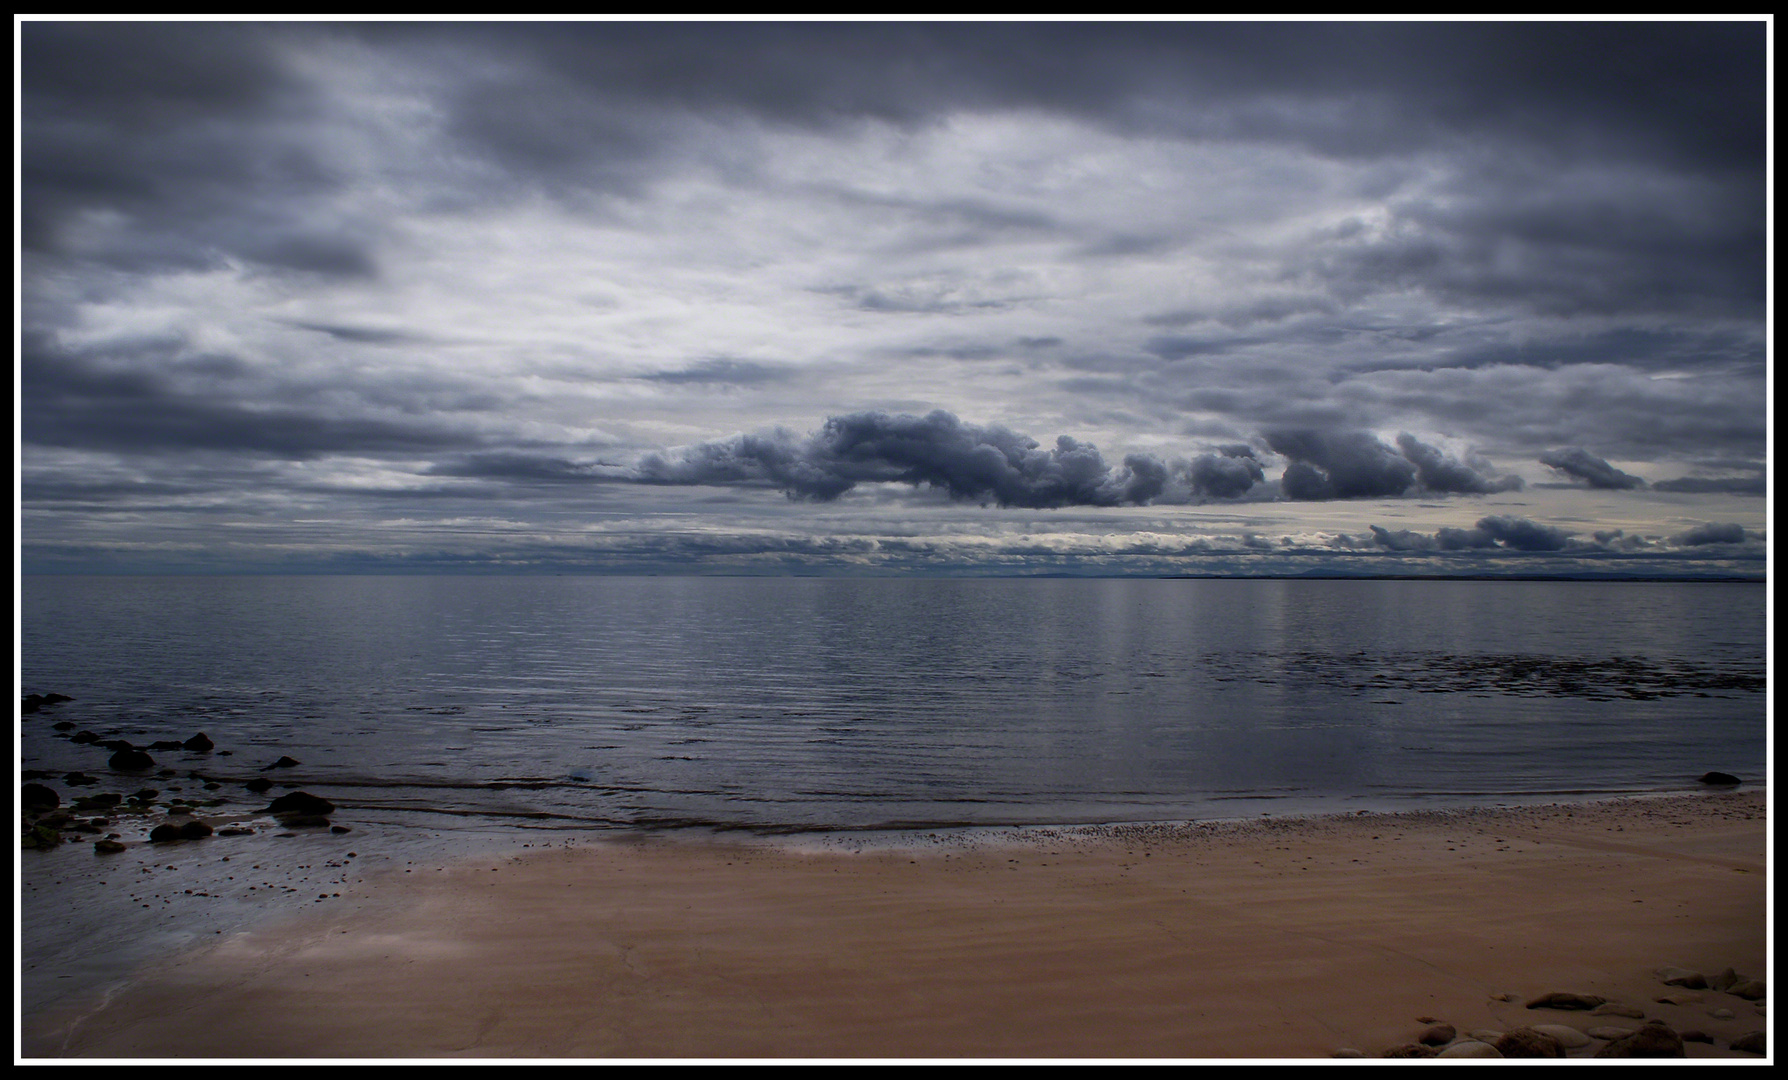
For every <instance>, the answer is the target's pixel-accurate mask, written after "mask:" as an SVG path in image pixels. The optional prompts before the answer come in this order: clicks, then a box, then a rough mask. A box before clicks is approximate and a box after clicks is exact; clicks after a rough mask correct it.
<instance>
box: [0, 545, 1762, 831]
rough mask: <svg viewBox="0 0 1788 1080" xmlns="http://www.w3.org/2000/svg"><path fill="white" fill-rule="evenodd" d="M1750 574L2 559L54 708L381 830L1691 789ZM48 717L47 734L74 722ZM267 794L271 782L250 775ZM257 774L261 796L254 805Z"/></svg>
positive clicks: (1742, 705) (1218, 808) (68, 759)
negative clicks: (312, 567)
mask: <svg viewBox="0 0 1788 1080" xmlns="http://www.w3.org/2000/svg"><path fill="white" fill-rule="evenodd" d="M1764 597H1765V587H1764V586H1762V585H1746V584H1705V583H1702V584H1652V583H1576V582H1571V583H1535V582H1493V581H1456V582H1442V581H1236V580H1061V579H1050V580H1038V579H994V580H989V579H974V580H913V579H902V580H883V579H874V580H841V579H770V578H611V577H390V578H379V577H286V578H280V577H236V578H227V577H226V578H219V577H165V578H147V577H121V578H95V577H27V578H25V579H23V583H22V597H21V609H22V610H21V619H22V623H21V630H22V633H21V644H20V653H21V664H22V676H23V689H24V691H26V692H34V691H35V692H52V691H53V692H59V693H64V694H69V695H72V696H73V697H74V698H75V700H74V701H72V702H69V703H66V704H64V705H61V706H59V707H57V708H56V709H54V710H48V711H45V712H42V713H39V714H37V715H35V716H32V717H27V718H26V719H25V721H24V727H23V731H24V737H23V740H22V761H23V765H24V767H25V768H26V769H44V770H49V771H52V772H54V773H57V774H60V773H62V772H63V771H66V770H70V769H81V770H86V771H89V772H94V773H96V774H100V773H103V772H104V764H105V758H106V756H107V753H106V752H105V751H103V750H100V749H97V748H95V747H93V746H91V745H85V746H84V745H79V744H75V743H72V742H70V741H68V740H67V738H66V737H61V738H58V737H55V734H56V733H54V732H53V731H52V730H51V727H50V725H51V724H53V723H55V722H57V721H71V722H73V723H75V724H76V725H77V726H78V728H85V729H89V730H91V731H93V732H95V733H97V734H99V735H101V736H103V737H106V738H125V739H129V740H132V741H133V742H136V743H138V744H139V745H143V744H147V743H150V742H153V741H155V740H161V739H185V738H187V737H188V736H190V735H192V734H194V733H195V732H201V731H202V732H204V733H205V734H206V735H208V736H209V737H210V738H211V739H212V740H213V742H214V743H215V744H216V747H217V749H218V751H224V750H227V751H229V754H227V755H224V754H220V753H218V752H213V753H209V754H192V753H186V752H173V753H160V754H157V755H156V756H157V759H158V760H157V765H158V767H164V768H172V769H175V770H177V771H178V774H179V776H180V777H182V778H187V779H190V780H197V781H204V782H212V783H218V784H220V785H221V787H220V788H218V789H214V791H215V793H216V794H218V795H222V796H229V797H232V798H236V797H240V798H241V799H243V800H244V802H243V804H244V805H245V806H247V805H250V804H252V803H254V802H255V801H256V800H255V799H254V798H253V797H250V796H247V795H242V794H240V793H241V788H240V783H241V782H242V781H244V780H247V779H250V778H253V777H255V776H259V775H262V774H261V772H260V770H261V769H262V768H263V767H264V766H267V765H269V764H271V763H272V762H274V761H275V760H276V759H278V758H280V757H281V756H282V755H283V756H288V757H291V758H294V759H296V760H297V761H298V762H299V763H300V764H299V765H297V766H295V767H291V768H287V769H282V770H277V771H274V772H270V773H268V774H267V775H268V776H270V777H273V778H276V779H277V780H278V781H279V782H280V783H281V784H282V785H286V786H302V787H303V788H305V789H306V790H309V791H312V792H314V793H318V794H322V795H325V796H326V797H328V798H329V799H331V800H332V801H334V802H335V803H337V804H338V806H340V807H341V808H342V809H341V810H340V811H339V813H338V815H337V816H338V818H339V819H341V820H344V821H353V822H360V823H366V824H377V825H378V826H380V827H381V828H384V829H388V830H389V829H400V830H401V829H403V828H409V827H415V828H423V829H441V828H472V827H477V828H488V827H493V826H501V827H510V826H521V827H531V828H537V829H554V828H570V829H590V828H609V827H620V828H633V827H639V826H676V825H695V826H707V827H719V828H735V827H737V828H749V829H757V830H764V831H789V830H813V829H861V828H878V827H887V826H895V827H919V828H931V827H943V826H958V825H1008V824H1041V823H1066V822H1100V821H1122V820H1151V819H1152V820H1164V819H1188V818H1210V817H1235V816H1244V815H1247V816H1251V815H1253V814H1257V813H1260V812H1262V811H1272V812H1291V811H1297V812H1306V811H1323V810H1349V809H1359V808H1398V807H1405V806H1416V805H1434V804H1445V803H1453V804H1457V803H1494V802H1503V801H1516V800H1533V799H1536V798H1545V799H1551V798H1558V797H1582V796H1597V795H1615V794H1626V793H1637V792H1652V791H1666V790H1681V789H1690V788H1693V787H1694V786H1695V778H1696V777H1698V776H1699V775H1700V774H1701V773H1703V772H1706V771H1708V770H1710V769H1718V770H1721V771H1725V772H1731V773H1735V774H1737V775H1739V776H1742V777H1747V778H1752V779H1760V778H1761V777H1762V776H1763V774H1764V764H1765V713H1766V710H1765V701H1766V693H1765V689H1766V688H1765V670H1766V668H1765V625H1764V624H1765V614H1764ZM70 733H72V732H65V733H63V734H64V736H66V734H70ZM276 793H277V792H276ZM263 804H264V803H263Z"/></svg>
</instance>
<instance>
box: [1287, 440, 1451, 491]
mask: <svg viewBox="0 0 1788 1080" xmlns="http://www.w3.org/2000/svg"><path fill="white" fill-rule="evenodd" d="M1266 440H1267V445H1268V446H1270V447H1272V449H1273V452H1274V453H1277V454H1282V455H1284V456H1285V457H1288V458H1290V459H1291V464H1290V465H1287V466H1286V467H1285V474H1284V475H1283V476H1282V477H1281V478H1280V481H1279V482H1280V486H1281V487H1282V488H1283V489H1284V491H1285V495H1286V497H1287V498H1291V499H1369V498H1376V499H1382V498H1394V497H1396V496H1398V495H1401V494H1403V493H1404V492H1406V491H1408V490H1409V489H1410V487H1411V486H1413V485H1414V484H1415V482H1416V466H1415V465H1414V463H1412V462H1411V461H1410V460H1409V459H1408V458H1405V457H1404V456H1403V455H1401V454H1399V453H1398V452H1397V451H1395V450H1393V449H1391V448H1390V447H1388V446H1386V445H1385V444H1384V443H1382V442H1379V441H1378V440H1377V439H1376V438H1374V437H1372V436H1371V435H1368V434H1365V433H1363V432H1323V431H1308V430H1305V431H1273V432H1268V433H1267V436H1266Z"/></svg>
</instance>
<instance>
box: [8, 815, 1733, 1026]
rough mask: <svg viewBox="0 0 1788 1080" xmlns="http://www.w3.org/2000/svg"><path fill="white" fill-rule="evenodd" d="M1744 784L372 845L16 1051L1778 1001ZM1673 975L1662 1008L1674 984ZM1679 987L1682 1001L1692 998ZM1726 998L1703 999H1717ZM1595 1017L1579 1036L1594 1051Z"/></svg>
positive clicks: (1242, 1022)
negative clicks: (1404, 810)
mask: <svg viewBox="0 0 1788 1080" xmlns="http://www.w3.org/2000/svg"><path fill="white" fill-rule="evenodd" d="M1766 813H1767V811H1766V805H1765V798H1764V795H1763V793H1761V792H1756V791H1744V792H1736V793H1728V794H1712V795H1706V796H1693V797H1684V798H1669V799H1642V800H1631V801H1621V802H1608V803H1591V804H1578V805H1563V806H1556V807H1527V808H1513V809H1501V810H1489V811H1470V812H1422V813H1411V814H1396V815H1356V816H1348V817H1325V818H1311V819H1298V820H1284V821H1281V820H1274V819H1266V820H1262V821H1257V822H1248V823H1241V824H1222V825H1204V826H1186V827H1173V826H1160V825H1144V826H1101V827H1092V828H1085V829H1053V830H1027V831H1025V832H1022V833H1018V834H1012V835H1007V836H1005V837H1003V838H999V839H997V840H996V839H990V838H986V837H982V838H979V839H976V840H974V841H973V842H970V841H969V840H968V839H967V838H964V837H961V836H947V835H939V836H933V837H923V836H922V837H917V838H909V840H910V843H907V844H905V845H903V846H892V847H890V846H866V845H862V844H858V843H854V842H850V841H832V842H830V843H828V844H825V845H821V844H817V843H809V844H808V845H807V846H806V847H804V848H798V847H791V846H789V845H782V846H769V845H765V844H761V843H728V842H721V841H700V842H694V841H689V840H673V839H656V840H651V839H648V840H640V841H635V842H585V843H579V844H576V845H574V846H569V847H560V848H552V849H547V850H535V851H530V852H527V853H525V854H523V855H520V856H519V857H513V858H510V857H490V858H484V859H476V860H471V861H468V862H464V863H460V864H455V865H448V866H435V865H429V866H417V867H413V868H408V872H399V871H395V870H394V871H387V872H384V873H382V874H381V875H380V876H378V877H376V878H369V879H368V881H367V882H366V883H365V884H364V885H360V886H357V889H358V890H359V892H358V899H359V901H360V902H359V903H357V904H355V905H352V906H351V907H350V905H340V906H334V907H330V908H329V909H328V910H322V909H319V910H317V911H316V912H314V913H307V914H306V915H304V916H301V917H298V918H294V919H287V920H286V921H284V922H282V923H280V924H279V925H275V926H267V927H263V928H260V929H257V930H254V931H249V932H242V933H237V934H233V935H231V936H229V937H224V938H220V939H219V940H218V941H217V942H216V943H215V944H212V945H210V946H208V947H206V948H204V949H202V950H197V951H193V952H190V953H187V954H184V955H182V956H179V957H177V958H172V959H169V960H167V961H165V962H162V963H160V964H157V965H154V966H152V967H149V968H147V969H144V970H142V971H140V972H139V973H137V974H136V975H135V976H134V977H133V978H132V980H131V981H130V983H129V984H128V985H127V986H125V987H124V988H123V989H122V990H119V991H118V992H116V993H114V994H113V995H112V996H111V997H110V998H109V999H108V1000H105V1001H103V1002H99V1001H91V1002H83V1003H81V1004H80V1005H79V1006H78V1007H70V1008H66V1009H60V1010H58V1011H56V1012H55V1013H54V1014H52V1015H44V1016H35V1017H27V1019H26V1022H25V1025H24V1029H23V1033H22V1034H23V1043H22V1046H23V1051H24V1055H25V1057H27V1058H35V1057H57V1056H81V1057H104V1058H156V1057H233V1058H310V1057H339V1058H363V1057H401V1058H431V1057H463V1058H508V1057H551V1058H613V1057H620V1058H667V1057H668V1058H707V1057H720V1058H752V1057H768V1056H777V1057H802V1058H845V1057H878V1058H895V1057H899V1058H906V1057H922V1058H934V1057H941V1058H948V1057H999V1058H1038V1057H1041V1058H1072V1057H1087V1056H1091V1057H1104V1058H1159V1057H1173V1058H1236V1057H1240V1058H1282V1057H1328V1056H1330V1055H1332V1054H1334V1053H1335V1052H1336V1051H1338V1050H1342V1049H1344V1048H1348V1049H1354V1050H1358V1051H1361V1052H1363V1053H1365V1054H1366V1055H1368V1056H1377V1055H1379V1054H1380V1053H1382V1052H1383V1051H1384V1050H1386V1049H1387V1048H1390V1047H1392V1046H1396V1045H1398V1044H1403V1043H1408V1042H1410V1041H1412V1040H1413V1039H1414V1038H1415V1037H1416V1035H1417V1034H1418V1033H1419V1032H1421V1031H1422V1029H1423V1028H1424V1027H1425V1026H1426V1020H1425V1019H1424V1018H1433V1019H1436V1020H1440V1021H1445V1022H1447V1023H1450V1024H1453V1025H1454V1026H1455V1027H1457V1028H1458V1029H1459V1030H1460V1031H1461V1032H1465V1031H1471V1030H1474V1029H1493V1030H1499V1031H1506V1030H1509V1029H1512V1028H1516V1027H1521V1026H1525V1025H1529V1024H1533V1023H1566V1024H1571V1025H1574V1026H1576V1027H1578V1028H1580V1029H1581V1028H1586V1027H1589V1026H1594V1025H1596V1024H1604V1023H1610V1022H1613V1023H1617V1024H1625V1025H1627V1026H1637V1025H1638V1023H1639V1021H1638V1020H1618V1019H1614V1018H1609V1017H1595V1018H1593V1020H1592V1019H1591V1018H1590V1017H1588V1015H1587V1014H1581V1013H1564V1012H1556V1011H1552V1010H1528V1009H1526V1008H1525V1007H1524V1004H1523V1003H1524V1002H1525V1001H1527V1000H1528V999H1530V998H1531V997H1533V996H1535V995H1538V994H1540V993H1543V992H1546V991H1551V990H1568V991H1576V992H1580V993H1587V994H1595V995H1599V996H1601V997H1605V998H1608V999H1611V1000H1614V1001H1620V1002H1625V1003H1630V1004H1632V1005H1634V1006H1638V1007H1640V1008H1641V1009H1643V1010H1644V1011H1645V1013H1646V1014H1647V1016H1649V1017H1656V1018H1660V1019H1663V1020H1665V1021H1666V1022H1668V1023H1670V1024H1671V1025H1672V1026H1673V1027H1674V1028H1676V1029H1677V1030H1678V1031H1682V1030H1687V1029H1691V1028H1698V1029H1700V1030H1702V1031H1705V1032H1707V1033H1708V1034H1710V1035H1711V1036H1712V1037H1713V1039H1714V1041H1713V1042H1712V1043H1710V1044H1702V1043H1691V1044H1689V1046H1688V1050H1687V1052H1688V1054H1689V1055H1690V1056H1753V1057H1754V1055H1743V1054H1740V1053H1739V1052H1737V1051H1733V1050H1730V1049H1728V1047H1727V1043H1728V1042H1729V1041H1730V1040H1731V1039H1732V1038H1735V1037H1737V1036H1739V1035H1742V1034H1744V1033H1745V1032H1749V1031H1755V1030H1760V1029H1762V1028H1764V1027H1765V1026H1766V1019H1765V1017H1764V1015H1763V1011H1764V1010H1763V1008H1762V1007H1761V1006H1759V1005H1756V1004H1753V1003H1751V1002H1747V1001H1740V1000H1738V999H1735V998H1732V997H1731V996H1730V995H1727V994H1721V993H1716V992H1713V991H1699V992H1695V993H1692V994H1690V993H1685V992H1682V991H1679V990H1677V988H1674V987H1667V986H1664V985H1663V984H1662V983H1661V982H1660V981H1659V979H1658V977H1657V976H1656V974H1654V969H1656V968H1658V967H1661V966H1666V965H1668V966H1676V967H1682V968H1690V969H1696V970H1702V971H1705V972H1707V973H1708V974H1710V975H1711V974H1713V973H1715V972H1718V971H1720V970H1722V969H1724V968H1727V967H1732V968H1736V969H1737V970H1738V971H1739V972H1741V973H1743V974H1746V975H1749V976H1751V977H1753V978H1765V977H1766V975H1767V971H1766V967H1765V959H1766V920H1767V897H1766V891H1767V880H1766V862H1765V850H1766V844H1767V828H1766V824H1767V823H1766ZM1672 992H1674V993H1677V994H1678V995H1679V996H1681V997H1683V998H1684V999H1685V1000H1683V1001H1682V1002H1680V1003H1676V1004H1666V1003H1660V1002H1658V1001H1656V1000H1655V999H1656V998H1657V997H1659V996H1660V995H1664V994H1667V993H1672ZM1690 998H1692V999H1693V1000H1688V999H1690ZM1722 1008H1724V1009H1730V1010H1731V1011H1732V1012H1733V1013H1734V1015H1733V1016H1731V1017H1729V1018H1721V1017H1716V1016H1713V1015H1710V1013H1712V1012H1713V1011H1714V1010H1716V1009H1722ZM1593 1050H1594V1046H1593V1045H1592V1046H1591V1047H1589V1048H1588V1049H1587V1050H1585V1051H1580V1053H1591V1052H1593Z"/></svg>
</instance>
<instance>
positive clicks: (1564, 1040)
mask: <svg viewBox="0 0 1788 1080" xmlns="http://www.w3.org/2000/svg"><path fill="white" fill-rule="evenodd" d="M1533 1030H1535V1031H1537V1032H1540V1033H1541V1034H1542V1035H1550V1036H1552V1037H1553V1038H1554V1039H1557V1040H1558V1045H1560V1046H1562V1047H1564V1048H1565V1049H1566V1050H1581V1049H1582V1048H1583V1047H1585V1046H1588V1045H1589V1036H1588V1035H1585V1034H1583V1032H1581V1031H1578V1030H1577V1029H1576V1028H1574V1027H1570V1026H1568V1025H1566V1024H1535V1025H1534V1026H1533Z"/></svg>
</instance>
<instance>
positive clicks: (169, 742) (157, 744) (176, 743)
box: [149, 739, 186, 750]
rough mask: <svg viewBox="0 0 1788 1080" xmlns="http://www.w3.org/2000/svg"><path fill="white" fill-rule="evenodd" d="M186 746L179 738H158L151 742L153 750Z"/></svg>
mask: <svg viewBox="0 0 1788 1080" xmlns="http://www.w3.org/2000/svg"><path fill="white" fill-rule="evenodd" d="M185 747H186V744H185V743H183V742H181V741H180V740H179V739H157V740H155V741H154V742H152V743H150V744H149V749H151V750H183V749H185Z"/></svg>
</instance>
